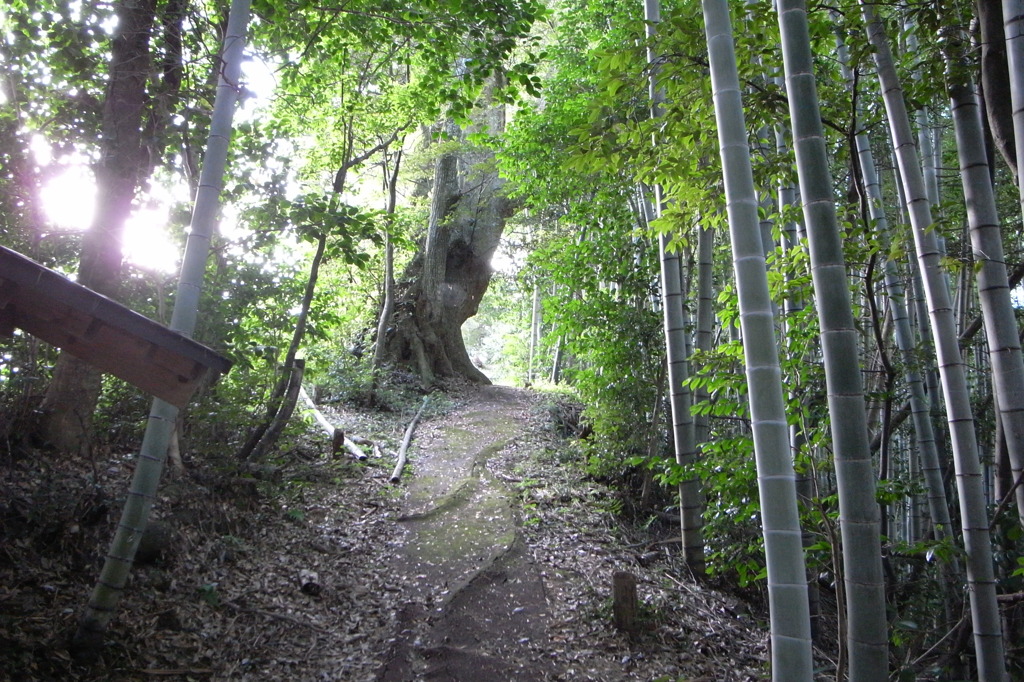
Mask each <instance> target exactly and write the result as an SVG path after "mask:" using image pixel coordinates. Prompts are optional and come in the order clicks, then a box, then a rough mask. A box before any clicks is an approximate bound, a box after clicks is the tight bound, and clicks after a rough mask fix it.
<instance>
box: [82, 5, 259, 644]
mask: <svg viewBox="0 0 1024 682" xmlns="http://www.w3.org/2000/svg"><path fill="white" fill-rule="evenodd" d="M248 22H249V0H232V3H231V13H230V18H229V20H228V30H227V32H226V34H225V37H224V51H223V66H222V67H220V68H218V71H219V73H220V79H219V84H218V86H217V97H216V100H215V102H214V108H213V117H212V119H211V121H210V135H209V139H208V141H207V145H206V158H205V160H204V163H203V170H202V181H201V182H200V191H199V193H198V195H197V196H196V203H195V209H194V211H193V213H192V225H191V229H190V231H189V236H188V242H187V243H186V246H185V256H184V258H183V259H182V266H181V276H180V278H179V281H178V293H177V296H176V297H175V300H174V313H173V314H172V316H171V329H173V330H175V331H177V332H180V333H182V334H184V335H185V336H191V334H192V331H193V330H194V329H195V324H196V318H197V317H198V314H199V297H200V294H201V292H202V281H203V273H204V271H205V269H206V257H207V255H208V253H209V248H210V237H211V235H212V233H213V226H214V222H215V219H216V214H217V211H218V210H219V206H220V198H219V197H220V191H221V188H222V186H223V176H224V169H225V167H226V165H227V150H228V141H229V140H230V139H231V120H232V117H233V114H234V106H235V104H236V102H237V100H238V93H239V88H238V80H239V75H240V74H241V71H242V49H243V47H244V46H245V31H246V27H247V25H248ZM177 415H178V410H177V408H176V407H174V406H173V405H171V404H169V403H167V402H165V401H163V400H160V399H156V400H154V401H153V406H152V408H151V409H150V414H149V421H148V422H147V423H146V432H145V435H144V436H143V438H142V445H141V447H140V449H139V459H138V462H137V463H136V466H135V473H134V475H133V478H132V485H131V489H130V490H129V493H128V499H127V501H126V502H125V506H124V510H123V512H122V514H121V521H120V523H119V524H118V527H117V532H116V533H115V535H114V539H113V541H112V542H111V544H110V549H109V551H108V553H107V559H106V561H105V562H104V564H103V570H102V572H101V573H100V577H99V580H98V581H97V583H96V586H95V588H94V589H93V592H92V595H91V596H90V598H89V605H88V607H87V609H86V611H85V613H84V614H83V616H82V618H81V620H80V621H79V624H78V630H77V631H76V632H75V635H74V639H73V642H72V649H73V651H74V652H75V655H76V657H79V658H82V659H84V660H92V659H95V657H96V656H97V655H99V653H100V649H101V645H102V641H103V637H104V635H105V633H106V630H107V626H108V625H109V624H110V620H111V619H112V618H113V617H114V614H115V612H116V610H117V604H118V602H119V601H120V598H121V594H122V592H123V591H124V587H125V583H126V582H127V580H128V571H129V569H130V568H131V565H132V562H133V561H134V559H135V552H136V551H137V550H138V547H139V541H140V540H141V539H142V534H143V533H144V532H145V530H146V525H147V523H148V521H149V512H150V510H151V509H152V506H153V501H154V500H155V499H156V492H157V487H158V485H159V483H160V474H161V473H162V471H163V466H164V461H165V459H166V457H167V448H168V443H169V441H170V438H171V434H172V432H173V431H174V424H175V420H176V418H177Z"/></svg>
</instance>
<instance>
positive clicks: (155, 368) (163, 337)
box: [0, 246, 231, 407]
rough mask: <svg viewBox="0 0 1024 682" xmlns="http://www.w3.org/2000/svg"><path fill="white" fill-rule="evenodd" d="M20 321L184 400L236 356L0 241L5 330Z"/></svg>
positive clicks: (0, 318) (119, 373) (146, 386)
mask: <svg viewBox="0 0 1024 682" xmlns="http://www.w3.org/2000/svg"><path fill="white" fill-rule="evenodd" d="M14 327H20V328H21V329H24V330H25V331H26V332H28V333H30V334H32V335H34V336H37V337H39V338H40V339H42V340H43V341H46V342H47V343H50V344H52V345H54V346H57V347H59V348H63V349H64V350H66V351H67V352H69V353H71V354H72V355H75V356H77V357H79V358H81V359H83V360H85V361H86V362H89V363H91V364H93V365H95V366H96V367H97V368H99V369H100V370H102V371H104V372H108V373H110V374H113V375H114V376H116V377H119V378H121V379H124V380H125V381H128V382H129V383H131V384H134V385H135V386H138V387H139V388H141V389H142V390H144V391H147V392H148V393H152V394H153V395H155V396H157V397H159V398H162V399H164V400H166V401H167V402H169V403H171V404H173V405H177V406H178V407H183V406H184V405H185V404H186V403H187V402H188V400H189V398H191V396H192V394H193V393H194V392H195V389H196V388H197V387H198V386H199V384H200V383H201V381H202V380H203V379H204V378H205V377H206V376H208V375H210V374H223V373H225V372H227V371H228V369H229V368H230V367H231V362H230V361H229V360H228V359H227V358H225V357H223V356H221V355H219V354H218V353H216V352H214V351H213V350H211V349H210V348H207V347H206V346H203V345H202V344H200V343H197V342H196V341H193V340H192V339H190V338H188V337H186V336H183V335H182V334H179V333H177V332H173V331H171V330H170V329H168V328H167V327H164V326H163V325H160V324H158V323H156V322H154V321H152V320H150V319H148V318H146V317H144V316H142V315H140V314H138V313H136V312H134V311H132V310H129V309H128V308H126V307H124V306H123V305H121V304H120V303H117V302H115V301H112V300H111V299H109V298H106V297H105V296H101V295H99V294H97V293H96V292H94V291H91V290H89V289H87V288H86V287H83V286H81V285H80V284H77V283H75V282H72V281H70V280H69V279H67V278H66V277H63V276H62V275H60V274H58V273H56V272H54V271H52V270H49V269H47V268H44V267H43V266H41V265H39V264H38V263H35V262H33V261H31V260H29V259H27V258H25V257H24V256H22V255H21V254H18V253H15V252H14V251H11V250H10V249H6V248H4V247H2V246H0V333H3V332H4V331H5V330H7V329H10V330H11V331H13V328H14Z"/></svg>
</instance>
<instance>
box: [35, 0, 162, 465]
mask: <svg viewBox="0 0 1024 682" xmlns="http://www.w3.org/2000/svg"><path fill="white" fill-rule="evenodd" d="M114 12H115V14H116V16H117V19H118V29H117V32H116V33H115V34H114V38H113V40H112V41H111V62H110V76H109V81H108V84H107V93H106V99H105V101H104V104H103V124H102V131H101V140H100V159H99V162H98V163H97V164H96V166H95V172H96V186H97V202H96V212H95V216H94V218H93V221H92V225H91V226H90V228H89V229H88V230H87V231H86V233H85V235H84V236H83V238H82V253H81V257H80V262H79V266H78V282H79V283H80V284H83V285H84V286H87V287H89V288H90V289H92V290H93V291H96V292H98V293H100V294H103V295H104V296H109V297H111V298H117V294H118V287H119V284H120V282H121V267H122V256H121V242H122V239H123V236H124V226H125V223H126V221H127V220H128V217H129V215H131V210H132V202H133V201H134V199H135V192H136V189H137V188H138V184H139V180H140V177H141V175H142V171H143V169H144V168H148V158H147V155H146V154H145V153H144V151H145V150H144V148H143V146H142V125H143V116H144V113H145V110H146V99H147V95H146V84H147V82H148V80H149V72H150V61H151V59H150V48H149V42H150V37H151V34H152V31H153V25H154V23H155V19H156V0H119V2H117V3H116V5H115V9H114ZM100 388H101V377H100V372H99V370H97V369H95V368H93V367H92V366H91V365H89V364H87V363H86V362H84V361H82V360H79V359H78V358H76V357H74V356H72V355H70V354H68V353H66V352H62V353H61V354H60V358H59V359H58V361H57V366H56V367H55V368H54V372H53V378H52V379H51V381H50V385H49V387H48V388H47V391H46V396H45V397H44V398H43V402H42V405H41V411H42V413H43V417H42V423H41V425H40V431H41V435H42V437H43V439H44V440H45V441H48V442H49V443H50V444H51V445H53V446H54V447H55V448H57V449H58V450H60V451H62V452H81V451H83V450H85V449H86V448H87V447H88V441H89V438H90V434H91V431H92V415H93V412H94V411H95V409H96V403H97V401H98V400H99V395H100Z"/></svg>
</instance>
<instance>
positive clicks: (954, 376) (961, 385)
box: [861, 0, 1006, 682]
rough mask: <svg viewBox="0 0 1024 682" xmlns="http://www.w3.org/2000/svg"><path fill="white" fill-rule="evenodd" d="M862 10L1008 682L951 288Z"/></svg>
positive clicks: (985, 655)
mask: <svg viewBox="0 0 1024 682" xmlns="http://www.w3.org/2000/svg"><path fill="white" fill-rule="evenodd" d="M861 6H862V8H863V12H864V22H865V24H866V25H867V30H868V38H869V40H870V41H871V45H872V46H873V47H874V58H875V66H876V68H877V70H878V77H879V80H880V82H881V85H882V93H883V99H884V101H885V109H886V113H887V115H888V118H889V126H890V130H891V135H892V141H893V148H894V149H895V150H896V154H897V161H898V163H899V169H900V176H901V178H902V180H903V183H904V188H905V195H906V200H907V209H908V212H909V214H910V219H911V225H912V228H913V234H914V246H915V249H916V251H917V258H918V261H919V263H920V268H921V274H922V278H923V281H924V290H925V296H926V298H927V300H928V308H929V314H930V317H931V322H932V335H933V340H934V342H935V348H936V351H937V353H938V359H939V371H940V373H941V375H942V386H943V392H944V393H945V397H946V412H947V415H948V421H949V429H950V435H951V437H952V443H953V462H954V465H955V467H956V478H957V488H958V491H959V493H960V515H961V524H962V526H963V535H964V547H965V549H966V551H967V583H968V593H969V594H970V597H971V616H972V621H973V626H974V645H975V651H976V652H977V657H978V677H979V680H981V681H982V682H1003V680H1005V679H1006V668H1005V661H1004V655H1003V639H1002V629H1001V623H1000V618H999V607H998V604H997V602H996V585H995V574H994V570H993V564H992V544H991V537H990V533H989V520H988V515H987V513H986V510H985V495H984V489H983V481H982V477H981V464H980V460H979V457H978V444H977V440H976V437H975V433H974V416H973V414H972V409H971V404H970V392H969V389H968V386H967V380H966V376H965V368H964V364H963V359H962V357H961V355H960V347H959V344H958V342H957V336H956V328H955V323H954V320H953V311H952V306H951V304H950V300H949V289H948V287H947V286H946V283H945V279H944V277H943V273H942V268H941V262H940V251H939V246H938V240H937V237H936V234H935V232H934V230H933V225H932V217H931V208H930V204H929V201H928V197H927V195H926V192H925V184H924V178H923V177H922V174H921V165H920V163H919V161H918V156H917V149H916V146H915V145H914V143H913V133H912V132H911V128H910V117H909V116H908V114H907V111H906V105H905V103H904V100H903V91H902V88H901V87H900V84H899V80H898V78H897V75H896V69H895V65H894V63H893V59H892V53H891V51H890V48H889V41H888V38H887V37H886V35H885V31H884V28H883V26H882V24H881V22H880V21H879V20H878V18H877V16H876V15H875V9H874V5H873V4H871V3H870V2H868V1H867V0H861Z"/></svg>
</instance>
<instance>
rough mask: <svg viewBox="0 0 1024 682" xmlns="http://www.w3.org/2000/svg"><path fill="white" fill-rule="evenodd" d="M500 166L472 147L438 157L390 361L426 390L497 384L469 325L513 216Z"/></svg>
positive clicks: (387, 342) (401, 294)
mask: <svg viewBox="0 0 1024 682" xmlns="http://www.w3.org/2000/svg"><path fill="white" fill-rule="evenodd" d="M496 118H501V117H496ZM496 127H497V128H498V130H499V131H500V129H501V128H503V127H504V126H503V121H499V122H498V123H497V124H495V123H494V122H492V123H491V126H490V129H491V131H492V132H494V131H495V128H496ZM493 162H494V155H493V153H492V152H490V151H489V150H481V149H479V148H471V147H468V146H466V147H462V148H460V149H457V150H449V151H446V152H445V153H443V154H442V155H441V156H440V158H438V160H437V163H436V165H435V169H434V183H433V188H432V198H431V204H430V220H429V225H428V231H427V236H426V239H425V241H424V247H423V248H422V249H421V251H420V253H418V254H417V255H416V256H415V257H414V258H413V260H412V262H411V263H410V264H409V267H408V268H407V269H406V271H405V275H404V277H403V280H402V281H401V282H400V283H399V284H398V286H397V288H396V301H395V309H394V313H393V318H392V324H391V325H390V327H389V329H388V330H387V336H386V338H385V339H384V348H385V357H386V359H387V361H388V362H390V363H391V364H392V365H393V366H397V367H405V368H408V369H411V370H412V371H414V372H416V373H417V374H418V375H419V376H420V378H421V380H422V382H423V383H424V384H425V385H432V384H434V383H435V382H437V381H438V380H442V379H446V378H454V377H462V378H465V379H468V380H470V381H472V382H475V383H481V384H489V383H490V379H488V378H487V376H486V375H484V373H483V372H481V371H480V370H479V369H477V368H476V366H475V365H474V364H473V362H472V361H471V360H470V358H469V353H468V352H467V351H466V345H465V342H464V341H463V339H462V324H463V323H464V322H465V321H466V320H468V319H469V318H470V317H472V316H473V315H475V314H476V312H477V310H478V308H479V305H480V301H481V299H482V298H483V296H484V293H485V292H486V291H487V286H488V285H489V284H490V281H491V274H492V272H493V271H492V269H491V256H492V255H493V254H494V251H495V249H497V248H498V243H499V242H500V241H501V235H502V232H503V231H504V228H505V221H506V220H507V219H508V218H509V216H511V215H512V212H513V205H512V202H511V201H510V200H509V199H508V197H507V196H505V194H504V192H503V191H502V186H503V184H504V180H502V179H501V178H500V177H499V176H498V173H497V170H496V169H495V168H494V163H493Z"/></svg>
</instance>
